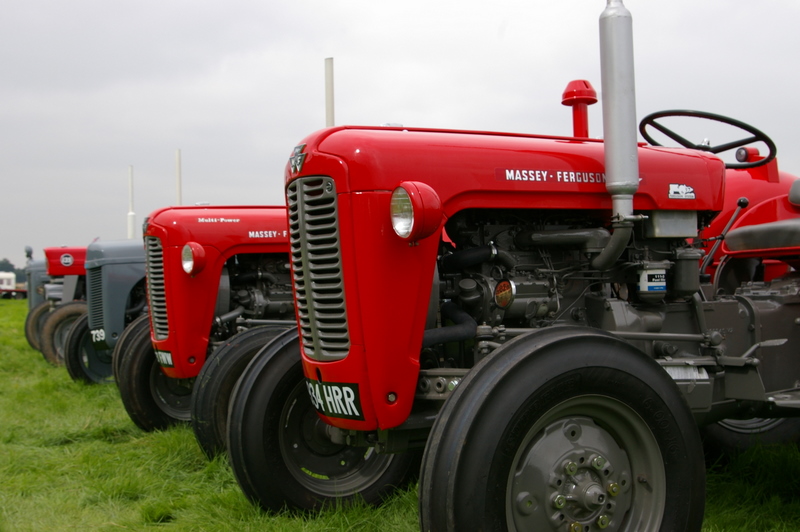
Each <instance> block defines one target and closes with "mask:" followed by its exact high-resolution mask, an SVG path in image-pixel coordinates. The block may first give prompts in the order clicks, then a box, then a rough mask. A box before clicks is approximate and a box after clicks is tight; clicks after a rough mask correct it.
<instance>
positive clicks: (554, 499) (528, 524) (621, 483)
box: [510, 417, 632, 532]
mask: <svg viewBox="0 0 800 532" xmlns="http://www.w3.org/2000/svg"><path fill="white" fill-rule="evenodd" d="M520 458H521V459H520V461H518V462H517V469H516V472H515V473H514V475H513V479H512V482H511V485H510V487H511V489H512V493H511V498H512V500H514V501H516V504H515V505H512V515H511V517H512V518H513V520H514V522H515V524H516V529H517V530H531V529H535V530H541V529H550V530H564V526H565V525H566V527H567V530H569V531H572V530H575V531H580V532H589V531H596V530H618V529H619V527H620V524H621V521H622V519H623V517H624V516H625V513H626V512H627V510H628V508H629V507H630V504H631V498H632V492H631V487H632V483H631V465H630V461H629V459H628V455H627V453H626V452H625V450H624V449H623V448H622V447H620V446H619V444H618V443H617V442H616V441H615V440H614V438H613V437H612V436H611V435H610V434H609V433H608V432H606V431H605V430H603V429H602V428H600V427H598V426H597V425H596V424H595V423H594V421H593V420H592V419H591V418H585V417H570V418H566V419H561V420H558V421H555V422H553V423H551V424H550V425H548V426H547V427H546V428H545V429H544V430H543V431H541V432H539V433H538V435H536V436H535V437H534V438H533V439H532V440H531V441H530V442H529V444H528V445H527V447H526V448H525V450H524V452H523V453H522V455H521V457H520Z"/></svg>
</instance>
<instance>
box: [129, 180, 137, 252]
mask: <svg viewBox="0 0 800 532" xmlns="http://www.w3.org/2000/svg"><path fill="white" fill-rule="evenodd" d="M135 233H136V213H134V212H133V165H130V166H128V239H130V240H133V238H135Z"/></svg>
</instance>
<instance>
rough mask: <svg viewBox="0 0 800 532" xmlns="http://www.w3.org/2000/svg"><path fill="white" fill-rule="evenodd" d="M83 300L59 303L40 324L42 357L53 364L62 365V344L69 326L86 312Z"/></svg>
mask: <svg viewBox="0 0 800 532" xmlns="http://www.w3.org/2000/svg"><path fill="white" fill-rule="evenodd" d="M87 310H88V309H87V306H86V302H85V301H72V302H70V303H65V304H63V305H60V306H58V307H56V308H55V310H53V312H51V313H50V314H48V315H47V319H46V320H45V321H44V325H42V336H41V348H42V355H43V356H44V359H45V360H47V361H48V362H50V363H51V364H53V365H54V366H63V365H64V345H65V342H66V339H67V334H68V333H69V329H70V327H72V324H73V323H75V320H77V319H78V318H80V317H81V316H83V315H84V314H86V312H87Z"/></svg>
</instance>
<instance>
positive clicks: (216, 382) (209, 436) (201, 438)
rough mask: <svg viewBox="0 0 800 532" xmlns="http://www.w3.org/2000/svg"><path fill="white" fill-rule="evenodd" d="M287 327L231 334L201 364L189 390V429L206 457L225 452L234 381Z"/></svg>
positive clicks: (256, 329)
mask: <svg viewBox="0 0 800 532" xmlns="http://www.w3.org/2000/svg"><path fill="white" fill-rule="evenodd" d="M287 327H288V326H287ZM287 327H281V326H271V325H267V326H262V327H255V328H253V329H248V330H246V331H242V332H240V333H238V334H235V335H233V336H232V337H230V338H228V339H227V340H226V341H225V343H224V344H223V345H221V346H219V347H217V348H216V349H214V352H213V353H212V354H211V356H209V357H208V358H207V359H206V362H205V364H203V368H202V369H201V370H200V374H199V375H198V376H197V380H196V381H195V385H194V393H192V401H191V403H192V404H191V409H192V430H193V431H194V435H195V438H196V439H197V443H198V444H199V445H200V448H201V449H203V452H204V453H205V454H206V456H207V457H208V458H209V459H211V458H214V457H215V456H216V455H218V454H220V453H222V452H223V451H225V437H226V428H227V426H228V405H229V404H230V396H231V392H232V391H233V387H234V386H235V385H236V381H237V380H239V377H240V376H241V374H242V372H243V371H244V369H245V368H246V367H247V365H248V364H249V363H250V361H251V360H252V359H253V357H254V356H255V354H256V353H258V351H260V350H261V348H263V347H264V346H265V345H267V344H268V343H269V342H270V340H272V339H273V338H275V337H276V336H277V335H278V334H280V333H281V332H283V331H285V330H286V329H287Z"/></svg>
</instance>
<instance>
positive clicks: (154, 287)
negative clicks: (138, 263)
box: [144, 236, 169, 340]
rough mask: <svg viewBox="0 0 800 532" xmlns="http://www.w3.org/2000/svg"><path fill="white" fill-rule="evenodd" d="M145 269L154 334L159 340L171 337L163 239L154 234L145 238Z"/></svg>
mask: <svg viewBox="0 0 800 532" xmlns="http://www.w3.org/2000/svg"><path fill="white" fill-rule="evenodd" d="M144 246H145V270H146V272H147V299H148V303H149V305H150V317H151V320H152V323H153V329H154V333H155V334H154V336H155V338H156V339H157V340H166V339H167V338H168V337H169V320H168V318H167V294H166V289H165V287H164V251H163V249H162V247H161V240H159V239H158V238H156V237H153V236H146V237H145V238H144Z"/></svg>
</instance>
